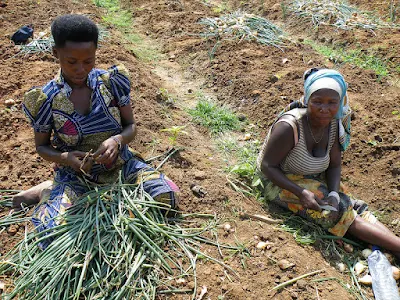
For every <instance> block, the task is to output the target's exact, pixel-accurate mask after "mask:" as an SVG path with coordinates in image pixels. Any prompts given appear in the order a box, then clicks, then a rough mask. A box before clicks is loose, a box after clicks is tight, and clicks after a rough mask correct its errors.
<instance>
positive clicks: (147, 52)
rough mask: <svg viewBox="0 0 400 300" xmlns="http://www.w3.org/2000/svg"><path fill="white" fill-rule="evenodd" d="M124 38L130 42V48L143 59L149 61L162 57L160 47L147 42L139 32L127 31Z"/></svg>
mask: <svg viewBox="0 0 400 300" xmlns="http://www.w3.org/2000/svg"><path fill="white" fill-rule="evenodd" d="M124 38H125V40H126V41H128V42H129V44H130V46H129V47H128V48H129V50H130V51H132V53H133V54H134V55H135V56H136V57H137V58H138V59H140V60H141V61H144V62H147V63H149V62H154V61H157V60H159V59H160V56H161V54H160V51H159V49H158V47H157V46H155V45H152V44H149V43H147V42H146V41H145V40H144V39H143V38H142V37H141V36H140V35H139V34H137V33H134V32H129V33H128V32H127V33H126V34H125V36H124Z"/></svg>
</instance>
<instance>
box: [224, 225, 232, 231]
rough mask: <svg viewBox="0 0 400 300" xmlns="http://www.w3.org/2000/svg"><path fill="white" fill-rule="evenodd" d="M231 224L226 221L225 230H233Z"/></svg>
mask: <svg viewBox="0 0 400 300" xmlns="http://www.w3.org/2000/svg"><path fill="white" fill-rule="evenodd" d="M231 228H232V227H231V224H229V223H226V224H225V225H224V230H225V231H226V232H230V230H231Z"/></svg>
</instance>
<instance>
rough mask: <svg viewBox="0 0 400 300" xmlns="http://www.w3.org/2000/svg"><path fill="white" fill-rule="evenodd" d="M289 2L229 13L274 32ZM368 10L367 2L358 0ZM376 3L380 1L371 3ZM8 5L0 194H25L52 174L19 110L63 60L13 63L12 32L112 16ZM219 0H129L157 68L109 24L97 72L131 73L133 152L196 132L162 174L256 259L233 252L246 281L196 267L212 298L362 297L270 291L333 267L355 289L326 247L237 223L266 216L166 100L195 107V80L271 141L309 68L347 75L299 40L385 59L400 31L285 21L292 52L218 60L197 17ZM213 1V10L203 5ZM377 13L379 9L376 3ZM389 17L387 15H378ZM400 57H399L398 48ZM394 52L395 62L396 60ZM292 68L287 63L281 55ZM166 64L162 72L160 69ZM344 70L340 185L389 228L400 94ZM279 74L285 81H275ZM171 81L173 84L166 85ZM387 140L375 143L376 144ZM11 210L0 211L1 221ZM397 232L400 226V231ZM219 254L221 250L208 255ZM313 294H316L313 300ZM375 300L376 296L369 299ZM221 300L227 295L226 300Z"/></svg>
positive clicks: (154, 149) (0, 250)
mask: <svg viewBox="0 0 400 300" xmlns="http://www.w3.org/2000/svg"><path fill="white" fill-rule="evenodd" d="M280 2H281V1H277V0H276V1H274V0H267V1H231V2H229V3H230V7H231V8H238V7H242V8H243V9H246V10H247V11H250V12H254V13H257V14H259V15H262V16H264V17H267V18H269V19H271V20H274V22H275V23H277V24H282V25H283V24H285V20H283V18H282V11H281V8H280ZM359 2H360V1H359ZM369 2H371V4H369V5H373V4H372V3H375V2H376V4H377V5H378V6H379V7H383V6H382V1H376V0H374V1H369ZM6 3H7V4H8V6H6V7H3V8H0V25H1V27H0V59H1V62H2V74H3V76H2V77H0V98H1V101H0V124H1V125H2V126H1V128H0V140H1V143H2V146H1V148H0V163H1V168H0V180H1V182H0V189H18V190H20V189H27V188H29V187H31V186H32V185H34V184H37V183H38V182H40V181H42V180H46V179H49V178H51V176H52V172H51V165H50V163H48V162H45V161H43V159H41V158H40V157H38V155H37V154H36V151H35V147H34V142H33V136H32V132H31V129H30V127H29V125H28V123H27V122H26V120H25V118H24V116H23V114H22V112H21V109H20V103H21V101H22V97H23V94H24V92H26V91H27V90H28V89H30V88H31V87H32V86H36V85H42V84H44V83H45V82H47V81H48V80H50V79H51V78H52V77H53V76H54V75H55V73H56V71H57V69H58V65H57V63H56V61H55V59H54V58H53V57H52V56H51V55H50V54H46V55H43V56H39V55H36V56H30V57H25V58H24V57H21V56H15V54H17V49H16V48H15V47H14V46H13V45H12V44H10V42H9V36H10V34H12V33H13V32H14V31H15V30H16V29H17V28H18V27H19V26H21V25H25V24H29V23H32V24H35V28H36V32H39V31H44V30H48V28H49V26H50V24H51V21H52V20H53V19H54V17H55V16H57V15H60V14H64V13H70V12H80V13H87V14H90V15H91V16H92V17H93V19H94V20H96V21H97V22H101V15H102V13H104V12H103V11H102V10H101V9H98V8H96V7H95V6H94V5H92V3H91V2H90V1H88V0H85V1H61V0H56V1H50V0H41V1H29V0H13V1H12V4H11V1H8V2H6ZM219 3H222V1H201V0H187V1H176V0H164V1H146V0H124V1H123V4H124V7H126V8H129V9H130V10H131V11H132V12H133V17H134V22H135V26H134V28H133V30H134V31H139V32H140V33H142V34H143V35H144V36H145V37H146V36H147V38H146V39H148V40H149V42H152V43H156V44H158V45H160V46H161V49H162V52H163V53H164V57H165V58H172V59H170V60H174V62H173V63H171V61H168V60H163V59H162V60H161V61H160V62H158V63H157V65H158V69H157V68H156V67H155V66H154V65H151V64H145V63H143V62H140V61H139V60H138V59H136V57H135V56H134V55H133V54H132V53H131V52H130V51H128V50H126V48H124V44H125V42H123V38H122V36H121V34H120V33H119V32H118V31H117V30H115V29H114V28H109V30H110V33H111V36H112V38H111V39H109V40H108V41H107V42H106V43H104V44H103V45H102V46H101V47H100V49H99V51H98V67H102V68H106V67H108V66H110V65H112V64H114V63H117V62H121V63H124V64H125V65H126V66H127V67H128V69H129V70H130V72H131V76H132V99H133V107H134V111H135V117H136V120H137V123H138V127H139V134H138V137H137V138H136V140H135V141H134V142H133V143H132V145H131V146H132V147H134V148H135V149H137V150H139V151H140V152H142V153H143V154H144V156H145V157H149V156H154V155H156V154H161V153H163V152H165V151H166V150H167V149H168V147H169V142H168V136H167V135H166V134H165V133H161V132H160V129H163V128H168V127H170V126H173V125H184V124H187V127H186V129H185V131H187V132H188V133H189V134H188V135H182V136H180V137H179V139H178V144H179V145H181V146H183V147H184V149H185V150H184V151H182V152H180V154H179V155H178V156H175V157H174V158H173V159H171V160H170V161H168V162H167V163H166V164H165V165H164V167H163V172H165V173H166V174H168V176H169V177H171V178H172V179H173V180H174V181H175V182H176V183H177V185H178V186H179V187H180V188H181V208H182V209H183V210H184V211H188V212H211V213H217V214H218V215H219V217H220V218H221V222H229V223H230V224H232V226H233V227H234V228H235V230H236V231H235V233H234V234H229V235H224V233H223V231H222V229H221V230H220V231H219V234H220V239H221V241H223V242H226V243H230V244H235V242H236V240H238V241H241V242H243V243H246V244H247V245H248V247H249V249H250V252H251V257H249V258H247V259H246V264H247V267H246V268H245V269H243V268H242V267H241V262H240V258H239V257H237V256H232V257H231V258H229V259H227V261H226V262H227V264H228V265H229V266H231V267H232V268H234V269H235V270H236V271H237V272H238V275H239V279H236V278H235V277H232V276H231V277H230V278H231V280H230V279H229V277H228V276H227V275H226V273H225V272H224V270H223V268H221V267H220V266H219V265H216V264H213V263H211V262H200V263H199V265H198V283H199V288H200V287H202V286H206V287H207V288H208V293H207V296H209V299H316V298H317V296H316V295H317V294H318V295H319V297H320V299H328V300H329V299H332V300H333V299H355V298H354V296H353V295H351V294H349V293H348V292H347V291H346V290H345V288H344V287H342V286H341V285H340V284H339V283H338V282H336V281H326V282H320V283H318V284H316V283H312V282H311V281H309V280H306V281H304V282H299V283H298V284H294V285H292V286H288V287H287V288H286V289H283V290H282V291H280V292H278V293H275V292H270V289H271V288H272V287H274V286H275V285H276V284H278V283H282V282H284V281H286V280H289V279H291V278H294V277H296V276H299V275H301V274H305V273H308V272H310V271H314V270H319V269H324V270H325V273H323V274H321V277H337V278H340V279H343V280H344V281H346V282H350V279H349V277H348V276H344V275H342V274H340V273H338V271H337V270H336V269H335V268H334V267H333V266H331V265H330V264H329V263H328V261H327V260H326V259H325V258H324V257H323V255H322V253H321V252H320V251H319V250H318V246H314V247H313V246H302V245H299V244H297V243H296V242H295V240H294V239H293V237H292V235H291V234H289V233H287V232H284V231H282V230H281V229H279V227H278V226H272V225H268V224H265V223H261V222H254V221H248V220H240V219H239V218H238V217H237V214H235V213H234V212H237V211H240V210H245V211H248V212H250V213H262V214H267V213H268V212H266V211H265V210H263V208H262V207H261V205H260V204H259V203H257V202H256V200H254V199H251V198H247V197H244V196H242V195H241V194H239V193H236V192H234V191H233V190H232V189H231V188H230V187H229V185H228V183H227V181H226V174H225V173H224V168H225V163H224V161H223V158H222V157H221V154H220V153H219V152H218V151H217V150H216V149H215V147H214V146H213V143H211V142H210V136H209V134H208V133H207V130H205V129H204V128H201V127H199V126H195V125H191V123H190V118H189V117H188V116H187V114H186V113H185V111H184V109H182V107H181V106H180V105H177V107H176V108H166V107H165V106H164V105H163V104H162V103H160V102H159V101H157V91H158V90H159V88H160V87H165V88H168V90H169V91H171V92H175V93H176V94H177V96H178V99H179V100H178V101H181V100H182V101H186V100H188V99H189V95H188V93H184V91H185V89H186V86H187V87H188V88H189V87H191V84H193V85H194V86H195V87H199V88H202V89H204V90H205V91H207V92H208V93H210V94H213V95H215V97H216V98H217V99H218V101H220V102H221V103H226V104H229V105H230V106H231V107H233V108H234V109H235V110H236V111H237V112H240V113H243V114H245V115H247V116H248V118H249V120H250V121H251V122H253V123H254V124H256V132H257V134H256V135H257V136H256V138H258V139H259V140H262V139H263V138H264V136H265V134H266V131H267V129H268V127H269V125H270V124H271V122H272V120H273V118H274V116H275V115H276V113H277V112H279V111H280V110H281V109H282V107H284V106H285V105H286V104H287V103H289V102H290V101H291V100H293V99H297V98H298V97H299V96H301V93H302V79H301V77H302V74H303V72H304V70H305V69H307V68H309V67H310V65H311V64H312V65H316V66H327V67H338V66H334V65H333V63H332V62H330V61H327V60H326V59H325V58H324V57H322V56H320V55H319V54H317V53H315V52H314V51H313V50H312V48H311V47H310V46H306V45H304V44H302V43H301V42H299V41H301V39H304V38H309V37H313V38H316V39H317V40H319V41H321V39H322V37H324V40H323V42H326V43H343V42H344V41H345V42H346V43H348V45H350V46H351V45H353V44H354V45H355V44H356V43H357V42H360V43H361V45H362V47H365V48H368V47H380V49H381V50H380V51H381V54H382V57H386V58H388V57H390V56H396V55H397V58H393V59H398V53H395V52H393V51H395V50H394V49H399V46H400V45H399V44H400V38H399V37H400V31H398V30H397V31H395V30H392V31H377V32H376V36H375V35H372V36H370V33H368V32H365V31H362V30H357V31H354V32H353V31H351V32H345V33H343V32H339V31H337V30H334V29H333V28H321V29H320V30H319V31H318V33H315V31H312V30H309V29H308V27H309V26H306V25H299V26H297V27H296V26H294V25H293V23H292V22H289V21H288V23H289V24H287V31H288V32H289V33H290V35H291V36H294V37H295V38H294V39H293V40H294V41H295V42H293V43H290V44H289V45H288V47H287V48H286V49H285V51H283V52H282V51H281V50H279V49H276V48H271V47H265V46H260V45H257V44H255V43H250V42H242V43H239V44H238V43H234V42H230V43H228V42H224V43H223V44H222V45H221V47H219V48H218V50H217V52H216V55H215V58H214V59H213V60H212V61H210V60H209V57H208V54H207V51H208V50H209V49H210V47H211V46H212V45H213V43H212V41H205V40H203V39H201V38H199V37H198V36H196V35H195V34H197V33H199V32H200V31H201V30H202V28H201V27H200V26H199V25H198V24H197V21H198V20H199V19H200V18H202V17H206V16H207V17H209V16H216V15H217V14H216V13H215V12H214V11H213V10H212V5H214V6H215V5H218V4H219ZM206 4H207V5H206ZM378 6H377V7H378ZM380 12H381V13H384V8H380ZM397 51H398V50H397ZM393 53H394V54H393ZM283 58H287V59H288V62H286V63H283V62H282V59H283ZM160 68H161V69H162V70H161V71H160ZM168 71H169V72H170V73H176V74H182V76H181V77H179V78H181V79H182V82H181V83H180V84H177V83H176V82H175V81H176V80H175V79H176V77H173V75H171V74H170V75H165V76H164V75H163V74H164V73H165V74H169V72H168ZM340 71H342V72H343V74H345V77H346V79H347V81H348V82H349V96H350V99H351V103H352V107H353V109H354V120H353V122H352V126H353V133H354V134H353V137H352V142H351V146H350V149H349V150H348V151H346V153H345V154H344V158H343V180H344V181H345V183H346V184H347V185H348V187H349V189H350V190H351V192H352V194H354V195H357V197H359V198H360V199H363V200H365V201H366V202H368V203H370V204H371V207H372V209H373V210H378V211H379V212H380V213H381V214H382V216H384V217H383V219H382V221H383V222H385V223H387V224H389V225H390V222H391V221H392V220H394V219H396V218H397V217H398V213H399V211H400V205H399V200H400V165H399V161H400V160H399V158H400V152H399V147H398V146H396V145H399V143H400V130H399V128H400V119H399V118H398V117H397V116H394V115H393V114H392V111H393V110H400V90H399V88H398V87H396V86H394V85H393V84H392V82H391V81H389V80H386V79H383V80H382V81H381V82H378V81H377V80H376V76H375V74H374V73H373V72H372V71H367V70H362V69H359V68H357V67H353V66H349V65H343V66H340ZM273 75H279V80H278V81H276V82H273V81H271V77H272V76H273ZM168 76H170V79H169V81H168ZM10 98H11V99H14V100H16V102H17V105H16V106H15V107H14V108H13V109H11V110H8V109H5V105H4V100H6V99H10ZM188 101H189V100H188ZM375 140H382V142H380V143H378V145H377V146H375V147H374V146H372V145H370V144H369V143H368V142H369V141H375ZM192 183H196V184H200V185H201V186H203V187H204V188H205V189H206V190H207V191H208V194H207V195H206V197H204V198H197V197H195V196H194V195H193V193H192V192H191V190H190V185H191V184H192ZM5 213H7V211H6V210H4V211H1V210H0V215H4V214H5ZM392 229H394V230H395V231H396V233H398V228H397V227H396V226H395V225H392ZM22 235H23V227H20V229H19V231H18V233H17V234H16V235H14V236H11V235H9V234H7V233H6V232H2V233H0V258H1V256H2V255H4V254H5V253H6V252H7V251H8V250H9V249H10V248H11V247H12V246H13V245H14V244H15V243H16V242H17V241H18V240H19V239H20V238H21V237H22ZM254 236H258V237H260V238H261V239H263V240H268V241H270V242H272V243H274V244H273V245H272V247H271V249H269V250H266V251H263V252H260V251H259V250H256V249H255V247H254V245H255V244H256V241H255V240H254ZM204 249H206V250H207V251H209V252H210V253H211V254H212V255H214V256H215V257H218V253H217V251H216V249H214V248H210V247H205V248H204ZM283 258H285V259H288V260H289V261H291V262H295V264H296V266H295V267H294V268H291V269H289V270H287V271H281V270H280V269H279V267H278V266H277V265H276V264H275V263H274V260H279V259H283ZM316 289H317V291H318V292H316ZM367 292H369V296H371V291H370V290H369V291H367ZM219 296H221V297H224V298H218V297H219ZM170 298H171V299H187V298H188V296H178V295H177V296H171V297H170Z"/></svg>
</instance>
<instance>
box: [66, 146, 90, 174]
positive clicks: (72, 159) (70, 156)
mask: <svg viewBox="0 0 400 300" xmlns="http://www.w3.org/2000/svg"><path fill="white" fill-rule="evenodd" d="M85 156H86V153H85V152H82V151H71V152H64V153H62V154H61V157H62V161H63V163H62V164H63V165H66V166H69V167H71V168H72V169H74V170H75V171H76V172H78V173H81V170H80V168H81V164H82V159H83V158H84V157H85Z"/></svg>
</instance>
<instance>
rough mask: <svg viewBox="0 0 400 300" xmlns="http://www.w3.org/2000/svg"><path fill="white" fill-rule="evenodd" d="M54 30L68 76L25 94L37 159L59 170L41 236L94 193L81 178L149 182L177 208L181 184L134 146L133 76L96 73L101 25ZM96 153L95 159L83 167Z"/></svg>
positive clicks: (79, 21)
mask: <svg viewBox="0 0 400 300" xmlns="http://www.w3.org/2000/svg"><path fill="white" fill-rule="evenodd" d="M51 31H52V35H53V37H54V41H55V46H54V48H53V53H54V55H55V57H57V58H58V60H59V64H60V67H61V70H60V72H59V74H58V75H57V76H56V78H55V79H53V80H51V81H50V82H48V83H47V84H46V85H44V86H43V87H41V88H34V89H32V90H31V91H29V92H28V93H26V95H25V99H24V103H23V109H24V112H25V114H26V115H27V117H28V118H29V120H30V122H31V124H32V127H33V129H34V135H35V144H36V150H37V152H38V154H39V155H40V156H41V157H43V158H44V159H45V160H48V161H51V162H54V163H55V164H56V165H57V167H56V172H55V178H54V181H53V182H52V185H51V188H50V189H49V193H47V195H45V196H43V197H42V199H41V203H40V205H39V206H38V207H37V208H36V210H35V212H34V215H33V218H32V220H33V223H34V225H35V228H36V230H37V231H39V232H40V231H43V230H45V229H48V228H52V227H54V226H55V225H56V224H58V219H59V218H57V216H59V215H60V214H62V213H64V212H65V210H66V209H68V207H70V206H71V205H72V203H73V201H74V199H76V198H77V197H79V196H80V195H82V194H83V193H85V192H86V191H87V187H86V185H84V184H82V180H80V179H79V177H81V176H85V177H86V179H87V180H89V181H90V182H93V183H99V184H103V183H111V182H114V181H115V180H117V178H118V176H119V173H120V171H121V174H122V179H123V181H124V182H129V183H142V184H143V187H144V190H145V191H146V192H147V193H149V194H150V195H151V196H152V197H153V198H154V199H156V200H158V201H162V202H166V203H168V204H170V205H171V207H175V206H176V192H177V191H178V188H177V187H176V185H175V184H174V183H173V182H172V181H171V180H169V179H168V178H167V177H166V176H165V175H163V174H160V173H159V172H157V171H156V170H154V169H153V168H151V167H150V166H148V165H147V164H145V163H144V161H143V160H142V159H141V158H140V157H138V156H137V155H135V153H134V152H132V151H131V150H130V148H129V147H128V143H129V142H131V141H132V140H133V139H134V137H135V134H136V124H135V120H134V117H133V112H132V107H131V105H130V97H129V93H130V81H129V78H128V71H127V69H126V68H125V67H123V66H113V67H111V68H110V69H109V70H108V71H105V70H100V69H95V68H94V66H95V59H96V50H97V42H98V29H97V26H96V25H95V24H94V23H93V22H92V21H91V20H90V19H88V18H87V17H85V16H82V15H64V16H61V17H58V18H56V19H55V21H54V22H53V24H52V28H51ZM52 134H53V140H52V141H51V135H52ZM91 151H93V156H92V158H93V160H88V162H87V163H82V162H83V159H84V158H85V156H87V154H88V153H90V152H91ZM82 173H83V174H82ZM43 187H46V184H43V185H42V186H41V188H33V189H32V190H31V191H29V190H28V191H26V192H22V194H20V195H18V197H15V199H14V205H19V204H20V203H21V202H28V201H29V200H31V201H32V200H33V201H35V200H38V198H39V196H38V195H39V192H40V191H41V190H42V189H43ZM24 193H25V194H24ZM25 200H26V201H25ZM49 242H50V241H45V242H44V243H42V245H41V247H42V248H46V247H47V245H48V243H49Z"/></svg>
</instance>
